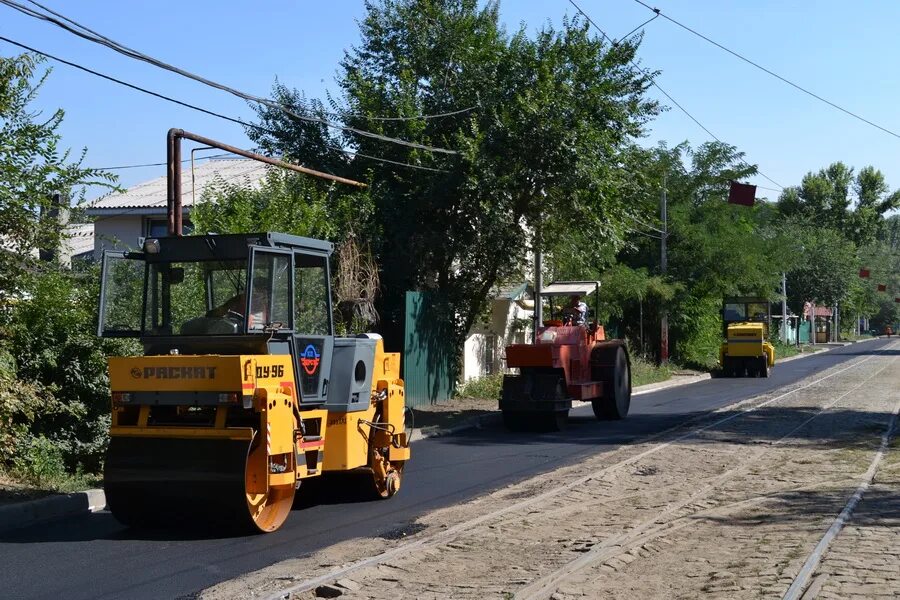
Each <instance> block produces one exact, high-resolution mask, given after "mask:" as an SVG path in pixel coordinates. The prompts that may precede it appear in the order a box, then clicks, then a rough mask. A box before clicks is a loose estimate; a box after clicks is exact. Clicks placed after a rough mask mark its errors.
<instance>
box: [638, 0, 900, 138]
mask: <svg viewBox="0 0 900 600" xmlns="http://www.w3.org/2000/svg"><path fill="white" fill-rule="evenodd" d="M634 1H635V2H637V3H638V4H640V5H641V6H643V7H645V8H647V9H649V10H651V11H653V12H655V13H656V14H657V15H658V16H661V17H662V18H664V19H666V20H667V21H669V22H671V23H674V24H675V25H677V26H679V27H681V28H682V29H684V30H685V31H687V32H689V33H692V34H694V35H696V36H697V37H699V38H701V39H703V40H705V41H707V42H709V43H710V44H712V45H713V46H715V47H717V48H719V49H721V50H724V51H725V52H727V53H728V54H731V55H732V56H734V57H735V58H738V59H740V60H742V61H744V62H745V63H747V64H748V65H752V66H754V67H756V68H757V69H759V70H760V71H762V72H764V73H766V74H768V75H771V76H772V77H774V78H775V79H778V80H779V81H782V82H783V83H786V84H788V85H789V86H791V87H792V88H795V89H797V90H799V91H801V92H803V93H804V94H806V95H807V96H812V97H813V98H815V99H816V100H819V101H820V102H824V103H825V104H827V105H828V106H831V107H832V108H836V109H837V110H839V111H841V112H842V113H845V114H847V115H850V116H851V117H853V118H854V119H858V120H860V121H862V122H863V123H866V124H867V125H871V126H872V127H875V128H876V129H880V130H881V131H883V132H885V133H887V134H889V135H892V136H894V137H895V138H900V134H898V133H896V132H894V131H891V130H890V129H888V128H887V127H882V126H881V125H879V124H878V123H873V122H872V121H870V120H869V119H866V118H865V117H862V116H860V115H858V114H856V113H855V112H853V111H851V110H849V109H846V108H844V107H843V106H840V105H839V104H836V103H834V102H832V101H831V100H828V99H827V98H823V97H822V96H820V95H818V94H816V93H815V92H812V91H810V90H808V89H806V88H805V87H803V86H801V85H800V84H797V83H794V82H793V81H791V80H790V79H787V78H786V77H782V76H781V75H779V74H778V73H776V72H774V71H772V70H771V69H768V68H766V67H764V66H762V65H761V64H759V63H758V62H755V61H753V60H751V59H749V58H747V57H746V56H744V55H743V54H740V53H739V52H736V51H734V50H732V49H731V48H727V47H725V46H723V45H722V44H720V43H719V42H717V41H715V40H713V39H710V38H708V37H706V36H705V35H703V34H702V33H700V32H699V31H697V30H696V29H692V28H691V27H689V26H687V25H685V24H684V23H682V22H680V21H677V20H675V19H673V18H672V17H670V16H668V15H666V14H664V13H662V12H661V11H660V10H659V9H658V8H654V7H652V6H650V5H649V4H647V3H646V2H643V1H642V0H634Z"/></svg>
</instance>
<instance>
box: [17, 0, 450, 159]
mask: <svg viewBox="0 0 900 600" xmlns="http://www.w3.org/2000/svg"><path fill="white" fill-rule="evenodd" d="M0 1H2V0H0ZM0 40H2V41H4V42H7V43H9V44H12V45H14V46H17V47H19V48H21V49H23V50H26V51H28V52H33V53H35V54H40V55H41V56H45V57H47V58H49V59H51V60H55V61H57V62H59V63H62V64H64V65H67V66H70V67H72V68H75V69H79V70H81V71H84V72H85V73H89V74H91V75H94V76H96V77H100V78H102V79H106V80H107V81H111V82H113V83H117V84H119V85H123V86H125V87H127V88H130V89H133V90H135V91H138V92H142V93H144V94H149V95H150V96H153V97H155V98H159V99H160V100H165V101H166V102H172V103H173V104H177V105H179V106H183V107H185V108H190V109H191V110H196V111H198V112H201V113H204V114H207V115H210V116H212V117H217V118H219V119H224V120H225V121H230V122H232V123H236V124H238V125H241V126H243V127H249V128H252V129H256V130H258V131H262V132H264V133H269V134H271V133H273V132H272V131H271V130H269V129H267V128H265V127H262V126H261V125H257V124H255V123H248V122H247V121H243V120H242V119H237V118H235V117H229V116H228V115H223V114H221V113H218V112H215V111H212V110H209V109H206V108H203V107H200V106H197V105H195V104H191V103H189V102H184V101H182V100H178V99H176V98H172V97H171V96H166V95H165V94H161V93H159V92H154V91H153V90H149V89H147V88H144V87H141V86H139V85H135V84H133V83H128V82H127V81H123V80H121V79H117V78H115V77H112V76H110V75H106V74H104V73H100V72H99V71H95V70H93V69H90V68H88V67H85V66H82V65H80V64H78V63H74V62H71V61H68V60H65V59H63V58H60V57H58V56H54V55H52V54H48V53H47V52H44V51H42V50H38V49H36V48H32V47H31V46H28V45H26V44H22V43H20V42H16V41H14V40H11V39H9V38H7V37H5V36H2V35H0ZM329 148H330V149H332V150H337V151H339V152H343V153H345V154H348V155H353V156H359V157H360V158H368V159H370V160H375V161H379V162H383V163H389V164H393V165H399V166H404V167H409V168H411V169H421V170H425V171H435V172H441V173H444V172H446V171H444V170H442V169H435V168H433V167H424V166H421V165H413V164H410V163H404V162H400V161H396V160H390V159H387V158H381V157H378V156H371V155H369V154H361V153H358V152H354V151H352V150H346V149H343V148H337V147H334V146H329ZM185 162H186V161H185ZM165 165H166V163H147V164H142V165H123V166H117V167H110V168H107V169H103V170H107V171H111V170H119V169H135V168H138V167H157V166H165Z"/></svg>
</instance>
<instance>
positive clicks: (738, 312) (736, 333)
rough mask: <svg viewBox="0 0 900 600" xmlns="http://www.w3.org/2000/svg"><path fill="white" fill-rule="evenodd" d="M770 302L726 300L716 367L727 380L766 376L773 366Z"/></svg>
mask: <svg viewBox="0 0 900 600" xmlns="http://www.w3.org/2000/svg"><path fill="white" fill-rule="evenodd" d="M771 324H772V312H771V303H770V302H769V301H768V300H766V299H765V298H745V297H742V298H726V299H725V301H724V302H723V304H722V334H723V336H724V338H725V340H724V341H723V342H722V345H721V347H720V348H719V364H720V365H721V366H722V374H723V375H725V376H726V377H743V376H744V375H745V374H746V375H747V376H749V377H768V376H769V369H770V368H771V367H773V366H775V347H774V346H772V344H770V343H769V341H768V339H769V331H770V327H771Z"/></svg>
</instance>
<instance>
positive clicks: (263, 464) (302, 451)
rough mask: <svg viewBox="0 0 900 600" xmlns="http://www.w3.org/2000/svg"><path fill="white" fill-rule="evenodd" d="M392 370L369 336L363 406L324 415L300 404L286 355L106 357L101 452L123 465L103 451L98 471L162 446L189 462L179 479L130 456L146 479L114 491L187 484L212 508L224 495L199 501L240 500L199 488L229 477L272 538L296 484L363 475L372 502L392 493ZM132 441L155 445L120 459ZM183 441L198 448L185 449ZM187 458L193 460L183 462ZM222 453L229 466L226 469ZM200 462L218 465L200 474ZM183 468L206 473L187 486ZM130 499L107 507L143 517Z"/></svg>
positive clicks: (396, 448) (397, 406)
mask: <svg viewBox="0 0 900 600" xmlns="http://www.w3.org/2000/svg"><path fill="white" fill-rule="evenodd" d="M399 363H400V357H399V354H396V353H385V352H384V347H383V342H382V341H381V340H380V339H379V340H378V341H377V344H376V360H375V363H374V373H373V377H372V389H371V397H370V398H368V399H367V400H368V407H367V408H366V409H365V410H358V411H355V412H337V411H335V412H332V411H329V410H328V409H327V408H325V407H323V406H319V407H316V408H305V407H303V406H302V402H301V399H300V398H298V395H297V391H296V389H295V386H294V381H295V378H294V372H293V361H292V357H291V356H290V355H231V356H227V355H184V356H181V355H158V356H138V357H113V358H110V359H109V373H110V387H111V391H112V424H111V428H110V437H111V444H110V445H111V449H112V448H117V447H124V448H126V449H125V450H124V451H122V453H123V454H125V455H127V456H128V457H129V458H128V460H129V461H130V462H129V464H128V465H118V464H117V463H116V460H117V458H116V456H117V454H115V453H111V454H110V459H109V460H111V461H112V464H110V465H108V467H109V468H110V469H112V470H113V472H114V473H123V472H129V470H132V471H133V470H135V469H134V468H133V467H134V462H135V455H140V454H141V453H143V454H160V453H162V454H168V453H169V452H170V450H169V449H170V448H177V450H175V451H176V452H184V453H186V454H187V455H186V456H183V457H182V460H183V462H184V464H185V465H186V466H185V469H184V471H183V472H180V473H169V474H167V473H166V472H160V471H162V470H163V469H162V468H161V467H159V466H157V465H155V463H154V457H151V456H146V457H139V460H138V462H140V463H141V464H140V465H139V468H144V469H145V472H144V475H143V477H144V478H143V479H142V480H141V481H137V482H135V481H130V480H129V479H128V478H129V477H130V476H129V475H114V476H113V479H114V482H113V483H114V485H113V486H112V487H113V488H114V489H115V488H116V485H115V484H117V483H122V481H123V480H124V482H125V484H126V485H127V484H129V483H135V484H136V485H137V486H138V489H140V486H141V485H143V486H144V491H145V492H148V493H149V492H153V493H155V492H157V491H158V488H157V486H159V485H160V484H161V483H162V482H163V481H165V480H166V478H167V477H169V476H171V478H172V479H173V481H172V483H173V484H174V485H178V481H179V480H184V479H188V480H190V481H189V483H190V485H188V486H187V487H186V488H185V489H191V490H193V491H194V492H196V495H198V496H199V497H202V498H204V500H203V501H202V502H208V503H210V504H216V503H217V502H218V501H220V500H224V498H221V497H208V495H207V494H208V493H211V494H213V495H215V494H222V495H226V494H227V495H231V496H234V494H235V493H238V492H236V491H235V489H229V490H225V489H223V488H221V486H217V485H208V482H207V481H206V480H213V481H214V482H216V481H219V480H223V479H228V480H229V481H231V483H232V484H233V485H231V488H240V487H241V486H240V485H239V484H240V483H243V486H242V487H243V490H240V491H242V492H243V493H242V494H241V497H242V499H244V498H245V500H246V504H247V508H248V509H249V511H250V516H251V519H252V521H253V523H254V524H255V525H256V526H257V527H258V528H259V529H260V530H261V531H274V530H275V529H277V528H278V527H279V526H280V525H281V524H282V523H283V521H284V520H285V519H286V517H287V516H288V513H289V511H290V505H291V504H292V501H293V497H294V493H293V491H294V489H295V488H296V487H297V486H299V483H300V481H301V480H302V479H305V478H308V477H314V476H318V475H321V474H322V473H323V472H325V471H332V472H335V471H350V470H355V469H362V470H369V471H371V473H372V474H373V476H374V483H373V485H374V488H375V489H374V491H375V492H376V494H377V495H378V496H381V497H387V496H390V495H393V493H395V492H396V491H397V490H399V485H400V483H399V482H400V473H401V471H402V467H403V464H404V463H405V461H407V460H408V459H409V457H410V450H409V443H408V434H407V432H406V431H405V428H404V417H405V414H404V411H405V406H404V396H403V381H402V380H401V379H400V369H399V367H400V365H399ZM135 440H144V441H145V442H146V441H152V442H153V443H154V444H155V445H154V446H152V447H151V446H146V448H147V450H146V451H143V450H142V451H139V452H134V451H130V450H129V448H130V447H131V446H129V444H133V443H139V442H136V441H135ZM176 441H177V443H176ZM191 441H193V442H195V443H196V444H197V445H195V446H191V445H190V443H187V444H186V443H185V442H191ZM216 441H219V442H221V444H222V445H220V446H218V447H217V449H213V450H211V453H210V455H209V456H208V457H205V458H204V452H206V447H207V446H208V445H209V444H210V443H215V442H216ZM167 442H168V444H167ZM141 448H145V447H143V446H142V447H141ZM213 448H215V447H213ZM385 449H386V450H385ZM194 453H196V454H197V455H198V456H200V458H198V459H195V458H193V457H192V456H191V454H194ZM228 457H230V459H231V461H232V462H233V463H234V464H231V465H228V466H226V465H225V462H227V458H228ZM156 458H159V457H158V456H157V457H156ZM192 461H195V462H194V463H192ZM207 462H208V463H212V462H216V463H221V464H220V465H217V466H214V467H204V466H203V464H205V463H207ZM199 463H203V464H199ZM192 464H195V465H196V468H197V470H198V471H203V470H204V469H206V470H207V471H208V472H206V473H198V474H197V480H195V479H194V477H193V476H192V475H191V474H190V473H189V471H190V469H191V465H192ZM148 465H149V466H148ZM117 469H118V470H117ZM170 471H171V469H170ZM209 471H212V472H213V473H212V474H210V472H209ZM198 480H199V481H198ZM115 495H116V492H115V491H114V492H113V496H115ZM136 495H137V492H135V493H134V494H129V495H127V500H123V499H121V498H114V499H113V500H112V501H113V502H115V501H116V500H119V502H120V503H121V504H129V505H131V506H135V507H140V510H152V509H151V508H150V507H149V506H146V505H145V503H144V502H141V501H140V500H139V499H138V498H136V497H135V496H136ZM229 500H230V501H229V502H228V503H227V504H228V505H229V506H230V508H229V510H232V509H236V508H238V506H237V505H239V504H240V503H235V502H234V501H233V500H234V498H233V497H232V498H230V499H229ZM171 501H173V502H177V499H174V498H172V499H171ZM119 508H120V509H122V507H121V506H120V507H119ZM121 512H122V510H120V513H121ZM117 516H119V515H117ZM134 516H136V517H137V516H138V515H134ZM134 520H137V519H134Z"/></svg>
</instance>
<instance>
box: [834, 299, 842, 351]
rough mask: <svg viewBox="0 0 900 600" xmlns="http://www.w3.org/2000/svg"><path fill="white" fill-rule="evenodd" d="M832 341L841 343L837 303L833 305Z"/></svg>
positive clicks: (839, 316) (839, 315)
mask: <svg viewBox="0 0 900 600" xmlns="http://www.w3.org/2000/svg"><path fill="white" fill-rule="evenodd" d="M834 341H835V342H839V341H841V314H840V307H839V305H838V303H837V302H835V303H834Z"/></svg>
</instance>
